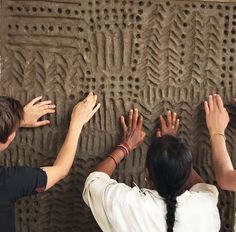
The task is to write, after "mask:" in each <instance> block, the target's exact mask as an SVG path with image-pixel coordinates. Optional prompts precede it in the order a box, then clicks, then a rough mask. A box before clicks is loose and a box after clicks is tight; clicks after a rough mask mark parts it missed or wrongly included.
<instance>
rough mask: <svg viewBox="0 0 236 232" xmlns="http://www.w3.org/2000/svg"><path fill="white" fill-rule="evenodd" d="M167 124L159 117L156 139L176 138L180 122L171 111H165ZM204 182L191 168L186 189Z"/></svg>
mask: <svg viewBox="0 0 236 232" xmlns="http://www.w3.org/2000/svg"><path fill="white" fill-rule="evenodd" d="M166 116H167V122H166V121H165V119H164V118H163V116H162V115H161V116H160V122H161V129H158V130H157V132H156V136H157V137H161V136H163V135H172V136H177V133H178V130H179V126H180V120H179V119H178V118H177V114H176V112H174V113H171V111H167V115H166ZM204 182H205V181H204V180H203V179H202V177H201V176H200V175H199V174H198V173H197V172H196V171H195V170H194V169H193V168H192V171H191V174H190V176H189V180H188V184H187V186H188V188H191V187H192V186H193V185H195V184H197V183H204Z"/></svg>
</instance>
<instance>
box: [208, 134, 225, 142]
mask: <svg viewBox="0 0 236 232" xmlns="http://www.w3.org/2000/svg"><path fill="white" fill-rule="evenodd" d="M218 138H220V139H224V140H226V137H225V134H224V133H213V134H211V135H210V139H211V142H212V141H213V140H216V139H218Z"/></svg>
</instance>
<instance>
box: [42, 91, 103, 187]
mask: <svg viewBox="0 0 236 232" xmlns="http://www.w3.org/2000/svg"><path fill="white" fill-rule="evenodd" d="M96 102H97V95H94V94H93V93H92V92H90V93H89V95H88V96H87V97H86V98H85V99H84V100H83V101H81V102H79V103H78V104H77V105H76V106H75V107H74V109H73V112H72V115H71V121H70V126H69V130H68V133H67V136H66V139H65V141H64V144H63V146H62V147H61V150H60V151H59V153H58V155H57V158H56V160H55V162H54V164H53V166H51V167H43V168H42V169H43V170H44V171H45V172H46V174H47V179H48V181H47V186H46V190H47V189H49V188H51V187H52V186H53V185H55V184H56V183H57V182H58V181H60V180H61V179H63V178H64V177H65V176H66V175H67V174H68V172H69V170H70V168H71V166H72V163H73V160H74V157H75V153H76V149H77V144H78V139H79V136H80V132H81V130H82V128H83V126H84V124H86V123H87V122H88V121H89V120H90V119H91V118H92V116H93V115H94V114H95V113H96V112H97V110H98V109H99V107H100V104H98V105H96Z"/></svg>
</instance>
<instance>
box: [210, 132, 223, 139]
mask: <svg viewBox="0 0 236 232" xmlns="http://www.w3.org/2000/svg"><path fill="white" fill-rule="evenodd" d="M215 135H220V136H222V137H224V140H226V137H225V135H224V134H221V133H215V134H212V135H211V140H212V137H213V136H215Z"/></svg>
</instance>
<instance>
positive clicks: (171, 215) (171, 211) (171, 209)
mask: <svg viewBox="0 0 236 232" xmlns="http://www.w3.org/2000/svg"><path fill="white" fill-rule="evenodd" d="M165 203H166V209H167V214H166V224H167V232H173V227H174V224H175V211H176V204H177V200H176V197H169V198H165Z"/></svg>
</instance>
